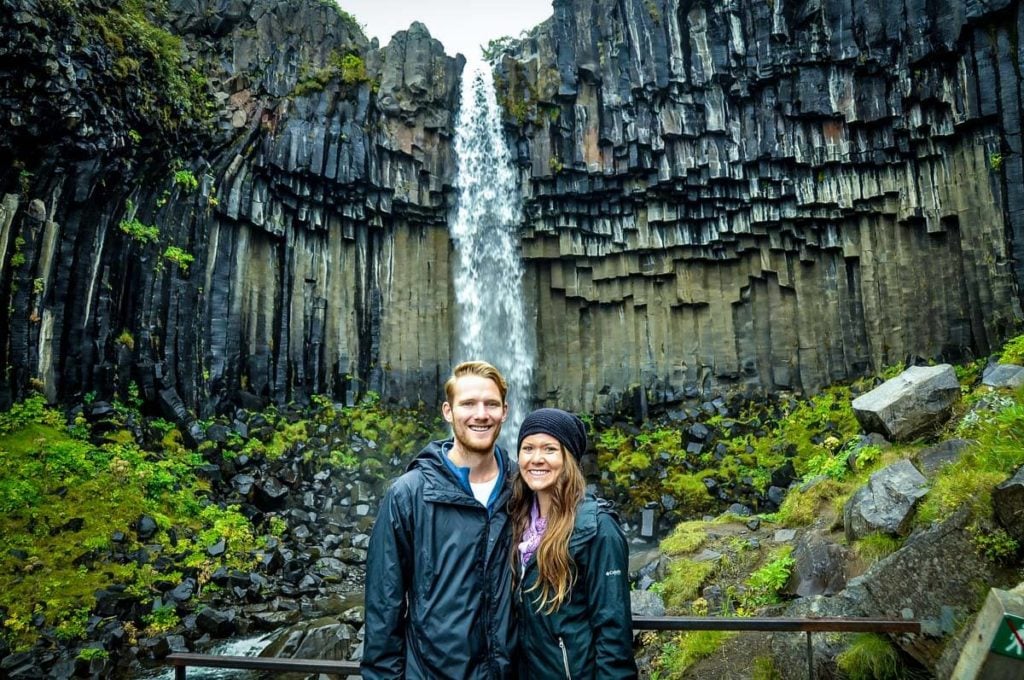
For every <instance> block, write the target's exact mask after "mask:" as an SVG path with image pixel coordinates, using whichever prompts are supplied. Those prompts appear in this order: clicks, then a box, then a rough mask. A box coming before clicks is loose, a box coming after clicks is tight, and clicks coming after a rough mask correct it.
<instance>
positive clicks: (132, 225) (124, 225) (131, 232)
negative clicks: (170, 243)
mask: <svg viewBox="0 0 1024 680" xmlns="http://www.w3.org/2000/svg"><path fill="white" fill-rule="evenodd" d="M118 227H119V228H120V229H121V231H123V232H124V233H125V234H128V237H129V238H130V239H132V240H133V241H136V242H138V243H142V244H146V243H156V240H157V239H158V238H160V229H159V228H157V227H155V226H153V225H149V224H143V223H142V222H140V221H139V220H137V219H135V218H134V217H133V218H131V219H130V220H121V222H120V224H118Z"/></svg>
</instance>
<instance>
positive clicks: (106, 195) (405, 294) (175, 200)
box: [0, 0, 463, 417]
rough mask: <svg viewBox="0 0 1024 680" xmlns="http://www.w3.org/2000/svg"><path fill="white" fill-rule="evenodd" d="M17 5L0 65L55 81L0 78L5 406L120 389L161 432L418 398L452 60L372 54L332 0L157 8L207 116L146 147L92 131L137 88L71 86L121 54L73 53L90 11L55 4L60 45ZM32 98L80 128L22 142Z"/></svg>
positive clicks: (429, 386)
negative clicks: (32, 397)
mask: <svg viewBox="0 0 1024 680" xmlns="http://www.w3.org/2000/svg"><path fill="white" fill-rule="evenodd" d="M22 4H23V6H22V7H19V8H18V12H17V13H16V14H15V15H9V14H8V13H7V9H6V8H5V27H4V32H5V37H6V36H7V35H14V34H18V35H19V37H21V38H22V40H21V41H20V42H18V41H15V40H12V41H11V44H12V45H14V46H15V47H16V48H17V49H15V48H12V49H11V50H10V52H11V53H14V56H16V57H20V58H21V59H22V60H23V61H24V63H25V64H27V63H28V62H29V61H30V60H31V58H32V57H33V56H34V55H33V51H34V52H35V53H41V54H44V55H46V54H53V55H54V63H55V64H61V65H64V66H65V67H66V70H67V71H68V72H69V73H70V75H69V76H67V77H65V78H64V79H63V80H60V79H59V78H57V77H56V76H51V77H49V79H48V80H44V79H43V76H40V75H39V74H35V73H32V72H31V71H29V70H28V69H27V67H25V66H24V64H22V65H21V66H20V67H13V66H12V67H11V69H10V71H8V72H5V73H4V82H5V85H4V86H3V90H2V95H3V102H4V116H5V118H6V120H5V124H6V125H7V126H8V127H7V131H6V132H5V133H0V134H2V135H3V137H0V139H2V140H3V142H4V144H3V146H4V147H6V148H11V149H15V150H16V155H15V157H12V158H11V159H9V160H10V161H12V162H13V163H11V164H8V159H6V158H5V159H4V161H3V164H4V165H5V166H7V167H4V168H3V169H2V171H3V172H4V173H5V174H4V175H3V177H4V178H5V180H6V181H5V184H6V188H7V190H8V192H9V193H7V194H6V196H4V199H3V202H2V204H0V205H2V207H0V250H3V256H4V257H3V262H4V264H5V265H6V268H5V271H4V279H3V280H4V282H5V286H7V285H8V284H9V285H10V294H9V297H8V300H9V302H10V304H11V306H12V309H11V313H10V320H9V323H8V324H5V328H3V329H2V330H0V332H2V333H3V334H4V345H5V350H6V351H5V353H4V358H5V359H6V360H7V362H8V363H9V364H10V365H11V367H12V371H11V374H10V376H9V378H10V379H9V381H8V382H7V384H6V386H7V387H8V388H9V390H10V394H11V396H13V397H15V398H17V397H18V396H19V395H21V394H23V393H24V390H25V389H26V388H27V387H28V386H29V385H30V384H31V383H33V382H34V383H35V384H36V386H37V387H40V388H42V389H44V390H45V391H46V392H47V394H49V395H50V396H51V397H55V398H57V397H64V398H68V397H73V396H75V395H81V394H84V393H86V392H88V391H92V390H96V391H100V392H110V391H112V390H120V392H121V394H122V395H126V394H127V392H128V391H129V389H130V386H131V384H132V383H135V384H136V385H137V386H138V387H139V388H140V393H141V396H143V397H144V398H148V399H151V400H153V401H154V402H155V403H164V404H165V405H166V404H170V406H167V407H166V409H165V410H170V411H172V412H176V413H175V415H176V416H178V417H186V416H187V413H186V411H185V410H184V409H186V408H195V409H196V410H198V411H199V412H200V413H207V414H208V413H210V412H213V411H214V410H216V409H217V407H218V405H219V403H220V402H221V401H222V400H224V399H225V398H233V399H239V398H241V399H242V400H243V401H252V400H251V399H247V398H246V397H250V398H251V397H254V396H255V397H258V398H261V399H264V400H275V401H278V402H282V401H287V400H293V399H295V400H302V399H304V398H306V397H307V396H308V395H309V394H312V393H318V392H322V393H330V394H332V395H334V396H336V397H339V398H349V399H352V398H356V397H358V396H359V395H360V394H362V393H365V392H366V391H368V390H373V391H377V392H383V393H385V394H394V395H399V396H400V397H401V398H402V399H403V400H404V401H407V402H412V403H415V402H416V401H417V400H424V401H426V402H428V403H432V402H434V401H435V400H436V398H437V395H438V394H439V392H440V386H439V380H443V379H444V377H446V376H445V375H442V374H441V371H442V370H447V367H448V364H449V362H450V360H451V349H450V338H451V335H452V328H451V317H452V315H451V313H450V299H451V295H450V290H449V289H450V282H449V281H450V276H449V272H450V263H449V257H450V247H449V243H448V236H447V230H446V226H445V223H446V218H447V211H448V209H449V199H448V197H447V192H448V191H449V189H450V184H451V180H452V176H453V174H454V165H453V163H454V161H453V158H452V153H451V147H450V144H449V142H448V139H449V136H450V134H451V125H452V119H453V116H454V111H455V110H456V108H457V93H458V88H457V85H458V75H459V72H460V70H461V67H462V63H463V62H462V60H461V58H460V59H458V60H456V59H453V58H450V57H448V56H446V55H445V54H444V52H443V48H442V46H441V44H440V43H439V42H437V41H436V40H433V39H431V37H430V36H429V34H428V32H427V31H426V29H425V27H423V26H422V25H419V24H414V25H413V26H412V27H411V28H410V29H409V30H408V31H406V32H403V33H400V34H398V35H396V36H395V38H394V39H393V40H392V41H391V43H390V44H389V45H388V46H387V47H386V48H384V49H377V47H376V44H373V45H371V44H369V43H368V42H367V40H366V38H365V37H364V36H363V35H362V33H361V31H360V30H359V28H358V27H357V25H356V23H355V21H354V20H353V19H352V18H351V17H348V16H347V15H344V14H343V13H339V11H338V9H337V7H335V6H334V5H333V4H332V3H319V2H292V3H262V2H258V3H227V4H225V3H218V2H212V1H210V2H208V1H206V0H172V2H171V3H170V12H169V17H168V18H169V21H170V23H169V24H164V26H166V27H167V29H168V32H165V33H163V34H162V35H164V37H165V38H170V35H171V34H172V33H175V34H180V35H181V36H182V37H183V44H184V46H185V54H186V59H187V62H186V64H185V66H187V63H188V62H191V63H193V64H196V65H197V67H196V70H195V73H200V72H202V73H203V74H205V77H206V78H207V84H208V88H207V89H208V90H209V91H210V92H212V97H213V112H212V116H211V119H210V120H209V122H208V123H207V124H206V127H205V128H203V126H202V125H198V126H193V127H194V128H196V127H198V128H199V129H198V131H195V132H194V137H195V139H194V140H192V139H185V140H168V139H163V140H161V141H162V142H166V143H165V144H156V143H154V144H152V145H151V144H150V139H151V138H153V137H157V136H159V134H160V133H162V132H164V131H165V129H164V128H161V127H159V126H157V125H154V126H153V129H150V128H147V127H144V126H146V125H147V121H146V120H144V119H140V120H134V119H132V118H131V117H130V116H124V119H125V121H126V122H123V123H121V124H120V125H111V124H109V123H108V122H104V121H106V119H107V118H109V116H103V115H94V114H93V112H92V111H91V110H90V106H91V105H92V104H93V103H94V102H93V101H92V99H93V98H95V99H98V100H100V101H101V102H103V103H104V104H105V105H109V102H110V101H115V102H116V101H117V97H118V94H117V92H116V90H117V88H118V87H122V88H126V89H128V90H129V97H128V98H129V99H135V100H138V99H142V96H143V95H147V94H149V90H148V89H147V85H146V84H141V83H136V82H134V81H133V80H132V79H131V78H125V79H123V80H122V81H120V82H115V83H112V84H109V83H108V88H107V89H101V90H99V91H98V92H96V93H95V95H92V94H90V93H87V92H83V91H81V90H80V89H79V88H80V86H81V85H82V84H83V81H84V78H83V74H84V75H89V74H90V73H91V71H90V68H92V67H93V64H92V62H99V63H100V64H102V63H105V62H109V61H113V60H115V59H117V58H118V56H117V55H118V54H125V55H126V57H127V56H128V55H132V56H131V58H134V56H135V54H136V53H132V52H130V51H129V49H130V48H129V47H124V46H122V47H121V49H123V52H121V51H119V48H118V46H117V45H112V44H110V43H109V42H108V41H107V37H108V36H106V34H103V35H99V36H98V37H97V36H95V35H93V34H92V33H91V32H90V31H92V30H93V29H92V27H94V26H95V25H105V24H102V20H101V19H97V18H96V17H95V16H94V15H93V14H92V13H91V12H92V9H91V5H85V4H83V5H73V7H74V10H75V11H76V12H78V13H79V14H78V16H77V25H76V27H75V31H74V32H73V34H70V35H68V34H67V31H65V32H62V30H61V29H60V28H59V25H58V23H57V22H56V20H55V19H57V18H59V17H55V16H53V15H52V13H51V12H50V10H48V9H46V7H47V6H37V5H34V4H28V3H22ZM120 11H121V6H120V5H119V4H118V3H115V5H114V10H113V14H112V16H115V17H121V14H120V13H119V12H120ZM125 13H126V15H128V11H127V10H125ZM128 16H132V17H133V18H134V20H136V21H139V18H138V15H128ZM7 19H11V21H10V22H8V21H6V20H7ZM28 27H31V29H32V30H34V31H35V35H33V36H32V37H31V39H27V38H24V36H25V35H26V33H27V31H28V30H29V29H28ZM149 28H150V30H153V31H159V30H160V29H158V28H157V27H156V19H153V24H151V25H150V26H149ZM139 52H142V50H141V49H140V50H139ZM9 56H10V55H9ZM139 58H140V60H141V61H142V62H143V63H144V64H146V63H148V61H147V60H148V59H149V58H150V57H149V55H148V54H147V53H144V52H143V53H142V54H141V56H140V57H139ZM154 70H156V69H154ZM58 75H62V76H63V75H65V74H64V71H59V73H58ZM47 87H49V88H50V90H47V89H46V88H47ZM157 87H159V84H158V85H157ZM150 89H152V88H150ZM51 90H52V91H55V92H56V94H54V95H51V96H48V95H47V94H46V93H47V92H50V91H51ZM51 100H56V101H59V102H61V105H62V107H63V108H64V109H66V111H67V112H68V113H67V114H66V115H73V116H75V117H76V119H85V123H84V124H81V125H78V127H77V128H71V129H63V128H61V126H60V124H59V121H58V122H57V123H51V124H48V125H44V124H42V123H40V122H39V121H43V122H47V120H48V119H47V116H48V115H50V114H49V111H48V109H47V105H48V104H50V103H51ZM129 104H130V103H129ZM93 118H95V119H96V120H95V121H93V120H92V119H93ZM24 121H35V122H33V123H32V125H29V124H28V123H26V122H24ZM115 122H117V121H115ZM135 126H137V127H138V130H136V129H135ZM129 127H131V129H132V134H131V136H129V130H128V128H129ZM165 127H166V126H165ZM54 128H56V129H57V132H58V134H56V135H53V136H48V135H47V133H51V132H52V130H53V129H54ZM176 142H179V143H176ZM133 145H135V146H133ZM135 147H145V150H143V151H140V150H139V149H138V148H135ZM151 148H152V154H151V155H150V156H148V157H147V151H149V150H150V149H151ZM161 152H162V153H163V154H164V156H170V155H177V157H178V160H177V162H176V164H169V163H168V162H167V159H166V157H164V158H161V157H160V153H161ZM4 155H6V154H4ZM176 169H177V174H175V170H176ZM182 173H184V174H182ZM190 178H191V180H192V183H191V185H190V183H189V179H190ZM19 180H20V181H21V185H20V186H19V185H18V181H19ZM133 220H134V222H133ZM125 225H127V226H125ZM133 225H134V226H133ZM146 227H156V229H154V230H152V231H151V232H145V231H143V230H144V229H145V228H146ZM15 238H17V239H18V241H17V244H16V245H15ZM168 246H174V247H176V248H180V249H181V252H183V253H185V254H186V255H187V256H191V257H193V258H194V260H193V261H192V262H191V263H188V262H181V257H180V254H178V255H177V256H176V255H175V254H174V253H173V252H172V253H171V254H170V255H168V254H167V251H166V248H167V247H168ZM15 250H16V251H17V256H16V257H17V259H14V260H12V259H11V258H12V257H15V256H12V252H13V251H15ZM5 290H8V289H7V288H6V287H5ZM442 367H443V368H442ZM158 395H159V397H160V398H159V399H158V398H157V397H158Z"/></svg>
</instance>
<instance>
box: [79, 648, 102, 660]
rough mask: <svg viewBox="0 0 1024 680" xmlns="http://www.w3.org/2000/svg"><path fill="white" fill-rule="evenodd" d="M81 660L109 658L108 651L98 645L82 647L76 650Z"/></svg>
mask: <svg viewBox="0 0 1024 680" xmlns="http://www.w3.org/2000/svg"><path fill="white" fill-rule="evenodd" d="M77 658H79V659H81V660H82V661H95V660H97V659H109V658H110V652H108V651H107V650H105V649H100V648H99V647H83V648H82V649H80V650H78V657H77Z"/></svg>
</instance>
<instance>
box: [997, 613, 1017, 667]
mask: <svg viewBox="0 0 1024 680" xmlns="http://www.w3.org/2000/svg"><path fill="white" fill-rule="evenodd" d="M989 649H990V650H992V651H993V652H995V653H996V654H1002V655H1003V656H1009V657H1011V658H1014V659H1022V660H1024V618H1022V617H1020V616H1014V615H1013V614H1004V615H1003V621H1002V623H1000V624H999V630H997V631H996V636H995V637H994V638H992V646H991V647H989Z"/></svg>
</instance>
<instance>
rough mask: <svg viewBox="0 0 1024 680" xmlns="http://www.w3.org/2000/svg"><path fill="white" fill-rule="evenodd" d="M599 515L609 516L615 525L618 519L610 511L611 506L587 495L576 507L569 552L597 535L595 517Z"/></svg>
mask: <svg viewBox="0 0 1024 680" xmlns="http://www.w3.org/2000/svg"><path fill="white" fill-rule="evenodd" d="M600 513H605V514H608V515H611V516H612V517H613V518H614V519H615V521H616V523H618V521H619V517H618V515H617V514H615V511H614V510H613V509H612V504H611V503H609V502H608V501H606V500H604V499H603V498H596V497H594V496H591V495H590V494H587V495H586V496H584V497H583V500H582V501H580V504H579V505H577V506H576V523H575V524H574V525H573V532H572V537H571V538H570V539H569V550H572V549H573V548H575V547H577V546H580V545H583V544H584V543H586V542H587V541H589V540H590V539H592V538H593V537H594V536H595V535H596V534H597V516H598V514H600Z"/></svg>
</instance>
